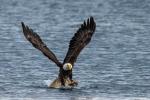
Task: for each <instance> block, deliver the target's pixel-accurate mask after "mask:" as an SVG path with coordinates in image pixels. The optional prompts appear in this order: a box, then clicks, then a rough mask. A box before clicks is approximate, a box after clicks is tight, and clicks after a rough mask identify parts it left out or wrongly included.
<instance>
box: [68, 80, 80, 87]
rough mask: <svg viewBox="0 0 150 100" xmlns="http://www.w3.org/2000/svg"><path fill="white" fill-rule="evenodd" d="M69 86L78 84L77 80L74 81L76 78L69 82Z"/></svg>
mask: <svg viewBox="0 0 150 100" xmlns="http://www.w3.org/2000/svg"><path fill="white" fill-rule="evenodd" d="M68 85H69V86H77V85H78V82H77V81H74V80H71V83H70V84H68Z"/></svg>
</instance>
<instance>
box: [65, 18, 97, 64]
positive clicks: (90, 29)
mask: <svg viewBox="0 0 150 100" xmlns="http://www.w3.org/2000/svg"><path fill="white" fill-rule="evenodd" d="M95 29H96V23H95V21H94V18H93V17H90V18H89V19H87V21H84V22H83V24H82V25H81V27H80V28H79V29H78V30H77V32H76V33H75V35H74V36H73V38H72V39H71V40H70V44H69V49H68V52H67V54H66V57H65V59H64V62H63V63H71V64H72V65H74V63H75V62H76V59H77V57H78V55H79V54H80V52H81V50H82V49H83V48H84V47H85V46H86V45H87V44H88V43H89V42H90V41H91V37H92V35H93V33H94V32H95Z"/></svg>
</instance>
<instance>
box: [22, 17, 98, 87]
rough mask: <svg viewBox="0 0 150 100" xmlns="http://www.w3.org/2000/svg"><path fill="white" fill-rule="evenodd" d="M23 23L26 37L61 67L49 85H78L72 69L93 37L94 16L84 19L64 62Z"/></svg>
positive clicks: (71, 42)
mask: <svg viewBox="0 0 150 100" xmlns="http://www.w3.org/2000/svg"><path fill="white" fill-rule="evenodd" d="M21 24H22V29H23V33H24V36H25V37H26V39H27V40H28V41H29V42H30V43H31V44H32V45H33V46H34V47H35V48H37V49H38V50H40V51H41V52H42V53H43V54H44V55H45V56H46V57H48V58H49V59H50V60H51V61H53V62H54V63H55V64H56V65H57V66H58V67H59V75H58V78H57V79H55V80H54V81H53V82H52V83H51V84H50V85H49V87H51V88H60V87H61V86H71V87H74V86H77V84H78V83H77V81H75V80H73V79H72V70H73V66H74V63H75V62H76V59H77V57H78V55H79V54H80V52H81V50H82V49H83V48H84V47H85V46H86V45H87V44H88V43H89V42H90V41H91V37H92V35H93V33H94V32H95V29H96V23H95V21H94V18H93V17H90V18H88V19H87V21H84V22H83V24H81V27H80V28H79V29H78V30H77V32H76V33H75V35H74V36H73V37H72V39H71V40H70V44H69V49H68V52H67V54H66V57H65V59H64V61H63V63H61V62H60V61H59V60H58V59H57V57H56V56H55V54H54V53H53V52H52V51H51V50H50V49H49V48H48V47H47V46H46V44H45V43H44V42H43V41H42V39H41V38H40V36H39V35H38V34H37V33H36V32H34V31H33V30H32V29H31V28H29V27H28V26H27V25H25V24H24V23H23V22H21Z"/></svg>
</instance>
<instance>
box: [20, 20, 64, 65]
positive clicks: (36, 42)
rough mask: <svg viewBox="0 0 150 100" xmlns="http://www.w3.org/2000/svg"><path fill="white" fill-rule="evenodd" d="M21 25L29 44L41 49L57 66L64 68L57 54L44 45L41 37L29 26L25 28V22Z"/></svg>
mask: <svg viewBox="0 0 150 100" xmlns="http://www.w3.org/2000/svg"><path fill="white" fill-rule="evenodd" d="M21 24H22V29H23V33H24V36H25V37H26V39H27V40H28V41H29V42H31V43H32V45H33V46H34V47H35V48H37V49H39V50H40V51H41V52H42V53H43V54H44V55H45V56H47V57H48V58H49V59H50V60H52V61H53V62H55V63H56V65H57V66H59V67H62V63H60V62H59V61H58V59H57V58H56V56H55V54H54V53H53V52H52V51H51V50H50V49H49V48H48V47H47V46H46V44H44V42H43V41H42V39H41V38H40V36H39V35H38V34H37V33H35V32H34V31H33V30H32V29H30V28H29V27H28V26H25V25H24V23H23V22H21Z"/></svg>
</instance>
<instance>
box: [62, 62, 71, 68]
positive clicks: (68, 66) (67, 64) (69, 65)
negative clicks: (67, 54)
mask: <svg viewBox="0 0 150 100" xmlns="http://www.w3.org/2000/svg"><path fill="white" fill-rule="evenodd" d="M63 69H64V70H71V69H72V65H71V64H70V63H66V64H64V66H63Z"/></svg>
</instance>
